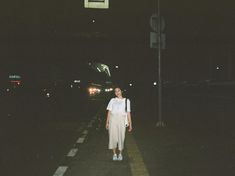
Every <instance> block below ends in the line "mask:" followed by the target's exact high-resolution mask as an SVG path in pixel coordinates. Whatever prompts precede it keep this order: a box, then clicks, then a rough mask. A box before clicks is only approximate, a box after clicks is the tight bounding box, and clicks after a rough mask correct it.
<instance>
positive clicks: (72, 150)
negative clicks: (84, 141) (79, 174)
mask: <svg viewBox="0 0 235 176" xmlns="http://www.w3.org/2000/svg"><path fill="white" fill-rule="evenodd" d="M77 152H78V149H77V148H72V149H71V150H70V151H69V153H68V154H67V156H68V157H74V156H76V154H77Z"/></svg>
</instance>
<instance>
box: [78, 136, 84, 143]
mask: <svg viewBox="0 0 235 176" xmlns="http://www.w3.org/2000/svg"><path fill="white" fill-rule="evenodd" d="M84 141H85V138H84V137H80V138H78V140H77V142H76V143H78V144H82V143H84Z"/></svg>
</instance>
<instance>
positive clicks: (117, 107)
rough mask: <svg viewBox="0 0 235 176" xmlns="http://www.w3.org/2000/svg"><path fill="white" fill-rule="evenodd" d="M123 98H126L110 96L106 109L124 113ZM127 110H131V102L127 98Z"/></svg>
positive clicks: (114, 112)
mask: <svg viewBox="0 0 235 176" xmlns="http://www.w3.org/2000/svg"><path fill="white" fill-rule="evenodd" d="M125 100H126V98H117V97H116V98H112V99H111V100H110V101H109V104H108V106H107V110H109V111H111V113H112V114H123V115H124V114H126V110H125V106H126V105H125ZM127 112H131V103H130V100H129V99H127Z"/></svg>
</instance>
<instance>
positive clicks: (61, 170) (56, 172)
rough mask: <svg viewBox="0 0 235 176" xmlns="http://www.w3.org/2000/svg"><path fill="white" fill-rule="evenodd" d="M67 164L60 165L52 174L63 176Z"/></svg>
mask: <svg viewBox="0 0 235 176" xmlns="http://www.w3.org/2000/svg"><path fill="white" fill-rule="evenodd" d="M67 169H68V166H60V167H58V169H57V170H56V171H55V173H54V175H53V176H63V175H64V174H65V172H66V171H67Z"/></svg>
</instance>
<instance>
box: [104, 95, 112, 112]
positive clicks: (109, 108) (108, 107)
mask: <svg viewBox="0 0 235 176" xmlns="http://www.w3.org/2000/svg"><path fill="white" fill-rule="evenodd" d="M112 106H113V98H112V99H111V100H110V101H109V104H108V106H107V108H106V109H107V110H109V111H112Z"/></svg>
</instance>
